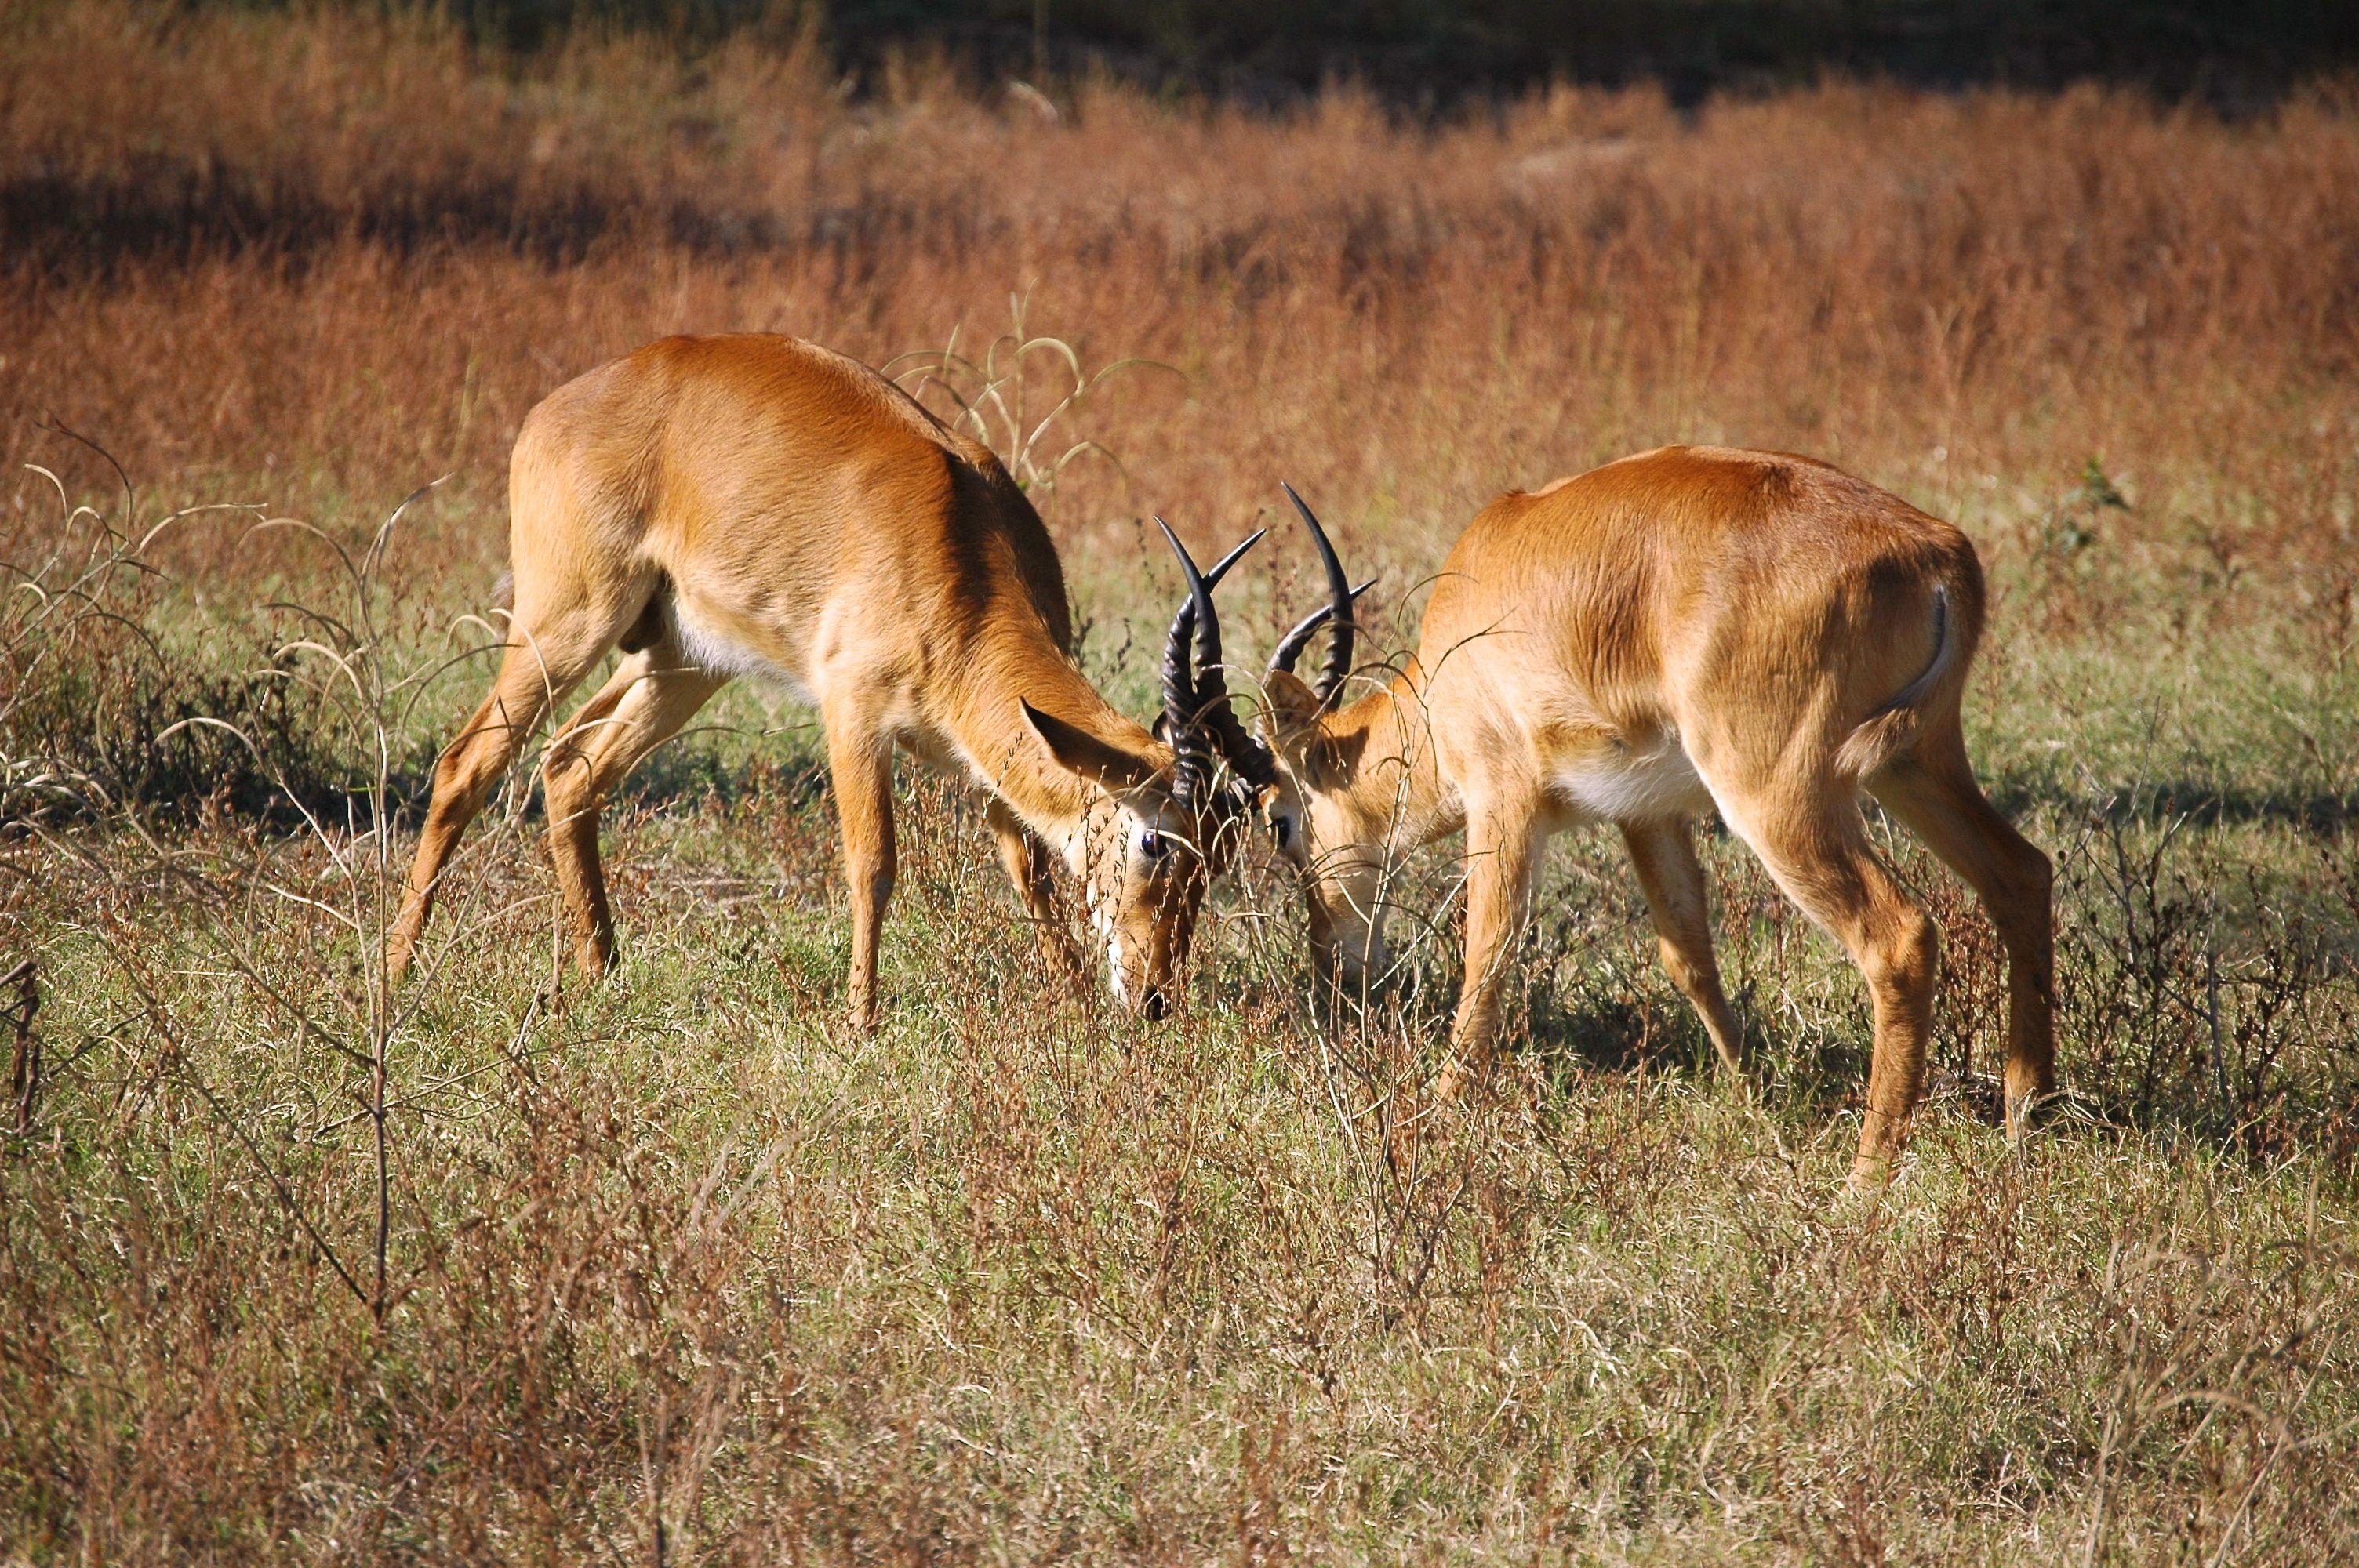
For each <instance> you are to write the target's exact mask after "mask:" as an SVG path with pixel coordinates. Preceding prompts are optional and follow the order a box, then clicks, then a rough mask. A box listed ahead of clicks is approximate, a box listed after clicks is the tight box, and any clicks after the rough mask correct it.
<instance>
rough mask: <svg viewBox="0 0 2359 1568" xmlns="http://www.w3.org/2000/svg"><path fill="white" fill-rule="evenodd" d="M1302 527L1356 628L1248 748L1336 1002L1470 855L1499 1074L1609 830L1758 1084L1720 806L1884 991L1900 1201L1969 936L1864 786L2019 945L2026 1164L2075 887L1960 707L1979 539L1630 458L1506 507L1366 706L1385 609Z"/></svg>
mask: <svg viewBox="0 0 2359 1568" xmlns="http://www.w3.org/2000/svg"><path fill="white" fill-rule="evenodd" d="M1288 494H1289V495H1291V494H1292V492H1290V491H1289V492H1288ZM1295 504H1296V506H1297V507H1298V508H1299V510H1300V513H1301V516H1302V520H1303V522H1304V524H1306V525H1307V526H1308V528H1309V529H1310V535H1311V538H1312V540H1313V541H1314V543H1315V544H1316V545H1317V547H1318V550H1319V554H1320V557H1321V561H1322V562H1323V564H1324V566H1325V568H1326V573H1327V579H1328V586H1329V602H1328V603H1327V604H1326V605H1324V606H1322V607H1321V609H1320V610H1319V611H1316V612H1315V613H1314V614H1312V615H1311V616H1310V618H1309V619H1307V620H1306V621H1305V622H1303V623H1302V624H1301V625H1300V626H1298V627H1296V628H1295V629H1294V631H1293V632H1292V633H1289V634H1288V636H1287V638H1286V639H1285V640H1284V641H1283V642H1282V643H1280V645H1279V649H1278V653H1277V657H1276V658H1275V659H1274V660H1273V661H1272V667H1271V670H1270V672H1269V676H1268V682H1267V699H1268V705H1267V710H1266V714H1265V716H1264V720H1263V730H1262V734H1263V738H1264V740H1265V741H1266V742H1267V746H1266V748H1265V747H1262V746H1258V745H1249V746H1245V747H1240V746H1237V745H1236V744H1235V743H1234V741H1226V742H1225V743H1224V745H1223V750H1224V751H1227V752H1229V755H1230V758H1231V761H1232V763H1233V764H1234V765H1235V766H1236V767H1237V769H1238V771H1239V772H1240V773H1244V774H1245V775H1246V777H1248V778H1249V779H1252V780H1254V781H1255V782H1256V783H1259V784H1262V785H1264V786H1265V789H1266V800H1267V806H1268V812H1269V819H1270V825H1271V829H1272V831H1273V833H1274V834H1275V835H1276V837H1277V842H1278V845H1279V847H1280V848H1281V849H1283V850H1284V851H1285V852H1286V854H1287V855H1288V857H1290V858H1291V859H1292V860H1294V861H1295V862H1296V863H1297V864H1298V865H1299V867H1300V868H1301V869H1302V872H1303V881H1304V886H1305V892H1306V895H1307V902H1308V903H1309V913H1310V932H1311V938H1312V946H1313V949H1314V952H1315V954H1316V956H1317V957H1318V958H1319V961H1320V965H1321V969H1322V970H1323V971H1325V972H1326V973H1327V974H1329V975H1330V977H1331V978H1332V979H1335V980H1337V981H1339V982H1340V983H1342V984H1343V985H1346V986H1353V987H1356V986H1358V985H1360V984H1361V983H1363V981H1364V977H1365V976H1366V975H1367V974H1369V973H1370V972H1372V971H1378V970H1381V969H1382V968H1383V966H1384V964H1385V962H1386V959H1385V948H1384V935H1383V918H1384V914H1385V908H1386V871H1387V868H1388V866H1390V865H1391V864H1392V863H1393V861H1394V860H1396V858H1397V856H1398V854H1399V853H1400V852H1401V851H1402V850H1404V849H1407V848H1408V847H1410V846H1413V845H1416V844H1419V843H1421V842H1425V841H1427V840H1430V839H1432V838H1438V837H1440V836H1441V835H1443V834H1445V833H1449V832H1451V831H1454V830H1456V829H1458V828H1460V827H1463V828H1464V829H1465V833H1466V890H1467V892H1466V898H1467V906H1466V965H1465V968H1466V982H1465V990H1464V993H1463V994H1462V997H1461V999H1460V1002H1459V1007H1458V1012H1457V1016H1456V1019H1455V1021H1454V1022H1453V1024H1452V1028H1451V1044H1452V1050H1453V1057H1454V1062H1453V1072H1455V1071H1456V1070H1459V1069H1460V1068H1461V1067H1462V1070H1464V1071H1467V1072H1473V1073H1479V1072H1480V1071H1481V1069H1482V1066H1483V1065H1484V1060H1485V1057H1486V1053H1487V1051H1488V1049H1489V1046H1490V1044H1491V1043H1492V1040H1493V1037H1494V1035H1495V1033H1496V1031H1497V1029H1498V1025H1499V1016H1498V1015H1499V995H1500V989H1501V984H1500V982H1501V980H1502V978H1503V973H1504V970H1505V968H1506V965H1507V963H1508V962H1509V961H1510V958H1511V955H1512V952H1513V948H1514V946H1515V938H1516V936H1517V933H1518V931H1519V929H1520V928H1521V926H1522V925H1523V924H1524V922H1525V921H1526V919H1527V913H1528V908H1529V903H1530V895H1531V886H1532V879H1533V874H1534V871H1535V869H1536V867H1537V866H1538V861H1539V859H1540V854H1541V851H1542V849H1543V847H1544V845H1545V843H1546V841H1547V839H1548V838H1549V835H1551V834H1553V833H1555V832H1557V831H1559V830H1560V829H1562V828H1565V827H1571V826H1573V825H1575V824H1579V823H1584V822H1592V821H1599V820H1603V821H1609V822H1612V823H1614V824H1615V825H1616V826H1618V827H1620V828H1621V830H1622V835H1623V838H1624V839H1625V842H1626V843H1627V844H1628V846H1629V849H1630V855H1631V858H1632V859H1633V860H1635V861H1636V865H1637V871H1638V881H1639V885H1640V886H1641V887H1642V888H1643V889H1644V890H1645V892H1646V896H1647V904H1648V906H1649V908H1650V910H1651V911H1652V914H1653V920H1654V925H1655V930H1656V933H1657V935H1658V938H1659V947H1660V952H1661V955H1662V959H1663V964H1664V967H1665V968H1667V969H1669V972H1670V977H1671V979H1672V981H1673V983H1675V984H1676V985H1677V986H1678V987H1679V989H1680V990H1681V991H1682V992H1683V993H1685V995H1686V996H1687V998H1688V1000H1690V1002H1691V1003H1692V1004H1693V1005H1694V1007H1695V1010H1696V1011H1697V1012H1698V1013H1699V1014H1701V1017H1702V1020H1703V1024H1704V1028H1705V1030H1706V1031H1707V1032H1708V1033H1710V1035H1711V1037H1712V1044H1713V1046H1714V1048H1715V1049H1716V1051H1717V1052H1718V1054H1719V1056H1720V1058H1721V1060H1722V1061H1723V1063H1724V1064H1725V1065H1726V1067H1727V1068H1728V1069H1729V1070H1730V1071H1732V1072H1735V1071H1737V1070H1739V1060H1738V1044H1739V1039H1740V1035H1739V1033H1738V1028H1737V1022H1736V1019H1735V1017H1734V1014H1733V1013H1732V1012H1731V1011H1730V1009H1729V1005H1728V1000H1727V998H1726V997H1725V995H1723V991H1722V988H1721V981H1720V974H1719V969H1718V967H1717V965H1716V964H1715V963H1714V961H1713V957H1712V936H1711V931H1710V928H1709V926H1708V925H1707V923H1706V908H1705V896H1704V879H1703V874H1702V870H1701V867H1700V866H1699V865H1698V863H1697V860H1696V856H1695V850H1694V848H1693V846H1692V845H1691V843H1690V838H1689V826H1688V824H1689V819H1690V817H1691V816H1694V815H1695V814H1697V813H1698V812H1701V811H1702V810H1704V809H1706V808H1708V807H1711V806H1718V807H1719V809H1720V812H1721V815H1722V816H1723V818H1724V819H1725V820H1726V821H1727V823H1728V825H1729V827H1730V828H1731V829H1733V830H1734V832H1735V833H1736V835H1737V836H1738V837H1739V838H1743V839H1744V840H1745V843H1747V844H1748V845H1750V846H1752V848H1753V849H1754V851H1755V852H1756V854H1758V855H1759V856H1760V857H1761V859H1762V860H1763V862H1764V863H1765V864H1766V865H1767V867H1768V869H1769V872H1770V874H1771V875H1772V876H1773V877H1774V878H1776V879H1777V884H1778V885H1779V886H1780V887H1781V888H1783V889H1784V890H1785V892H1787V894H1788V896H1790V897H1791V898H1792V899H1793V900H1794V902H1795V903H1798V904H1799V905H1800V906H1801V908H1802V909H1803V910H1804V911H1805V912H1806V913H1807V914H1810V917H1811V918H1812V919H1813V920H1815V921H1816V922H1817V923H1818V924H1819V925H1821V926H1823V927H1825V928H1826V929H1827V930H1828V931H1829V932H1831V933H1832V935H1834V936H1835V937H1836V939H1837V940H1839V941H1840V942H1841V943H1842V944H1843V947H1844V949H1845V950H1846V951H1847V952H1848V953H1849V954H1850V956H1851V957H1852V959H1853V961H1854V963H1855V964H1856V965H1857V966H1858V967H1859V968H1860V970H1861V972H1862V973H1863V974H1864V976H1865V978H1866V980H1867V986H1868V991H1869V994H1870V996H1871V998H1872V999H1873V1001H1874V1007H1875V1054H1874V1058H1873V1065H1872V1066H1871V1069H1870V1073H1869V1078H1868V1088H1867V1108H1866V1117H1865V1125H1864V1130H1862V1132H1861V1136H1860V1143H1859V1152H1858V1157H1857V1161H1856V1162H1855V1163H1854V1167H1853V1179H1854V1182H1855V1183H1859V1184H1869V1183H1873V1182H1875V1181H1877V1180H1879V1179H1881V1177H1882V1176H1883V1175H1884V1174H1885V1173H1886V1172H1887V1171H1888V1168H1889V1162H1890V1160H1891V1158H1892V1156H1893V1155H1894V1154H1895V1153H1896V1152H1897V1150H1898V1149H1899V1147H1900V1145H1901V1143H1902V1142H1903V1141H1904V1140H1905V1139H1906V1137H1907V1134H1908V1121H1909V1117H1910V1113H1911V1112H1912V1110H1913V1109H1914V1108H1915V1106H1916V1104H1917V1099H1918V1097H1919V1093H1920V1092H1921V1089H1922V1087H1923V1082H1924V1068H1925V1050H1926V1039H1927V1033H1928V1030H1929V1027H1930V1018H1931V1011H1932V1000H1933V983H1934V972H1935V965H1936V944H1937V940H1938V935H1937V932H1936V929H1935V927H1934V925H1933V922H1932V921H1931V920H1930V919H1929V918H1928V917H1927V916H1926V914H1924V912H1923V911H1922V910H1921V909H1920V908H1919V906H1918V904H1917V903H1915V902H1914V901H1913V900H1912V899H1911V898H1910V897H1909V896H1908V893H1907V892H1905V891H1904V890H1903V889H1902V888H1901V886H1900V884H1899V883H1898V882H1897V881H1896V880H1895V879H1894V877H1893V874H1892V872H1891V871H1890V870H1889V869H1888V868H1887V867H1886V865H1885V863H1884V861H1883V860H1881V859H1880V858H1879V857H1878V855H1877V854H1876V852H1875V848H1874V847H1873V845H1872V843H1871V841H1870V839H1869V837H1868V832H1867V828H1866V824H1865V823H1864V820H1863V819H1862V817H1861V814H1860V807H1859V792H1860V791H1861V790H1862V789H1863V788H1864V789H1865V790H1866V791H1868V792H1869V793H1870V794H1872V795H1875V797H1876V799H1878V800H1879V801H1881V802H1882V803H1883V804H1884V806H1885V807H1886V809H1887V810H1888V811H1890V812H1891V814H1892V815H1893V816H1896V817H1897V818H1898V819H1899V820H1900V821H1901V822H1903V823H1905V824H1907V825H1908V827H1909V828H1911V829H1912V830H1913V831H1914V832H1916V833H1917V835H1918V836H1919V838H1922V839H1924V841H1925V842H1926V844H1927V845H1928V846H1929V847H1930V849H1932V850H1933V852H1934V853H1935V854H1936V855H1938V856H1939V857H1940V859H1941V860H1944V861H1945V862H1947V863H1948V864H1949V865H1950V866H1951V868H1952V869H1953V870H1954V871H1956V872H1957V873H1958V874H1959V875H1960V876H1962V878H1964V879H1965V881H1967V882H1968V883H1970V884H1971V885H1972V886H1973V889H1974V891H1975V892H1976V893H1977V894H1978V895H1979V896H1980V897H1981V899H1982V901H1983V903H1984V907H1985V908H1986V909H1987V910H1988V911H1989V912H1990V915H1991V919H1992V922H1993V924H1994V925H1995V926H1996V927H1997V930H1998V935H1999V938H2000V940H2001V942H2002V943H2003V944H2004V946H2005V947H2006V955H2007V967H2008V1019H2007V1054H2006V1120H2007V1127H2008V1130H2009V1132H2010V1135H2016V1136H2019V1134H2020V1132H2021V1129H2022V1126H2023V1119H2024V1116H2025V1114H2026V1111H2027V1108H2028V1107H2029V1105H2030V1104H2031V1102H2032V1101H2033V1100H2034V1099H2035V1098H2037V1097H2038V1096H2040V1095H2043V1094H2045V1093H2047V1092H2049V1089H2050V1088H2051V1087H2052V1085H2053V1079H2054V1033H2053V1022H2052V1016H2051V1013H2052V1003H2051V990H2052V983H2053V982H2052V972H2053V960H2052V928H2051V916H2050V906H2049V860H2048V857H2047V856H2046V855H2044V854H2042V853H2041V852H2040V851H2039V850H2038V849H2035V848H2034V847H2033V846H2032V845H2030V844H2029V843H2027V842H2026V841H2025V840H2024V838H2022V836H2021V835H2019V834H2018V833H2017V832H2016V830H2015V829H2014V828H2013V827H2011V826H2009V825H2008V823H2007V822H2006V819H2005V818H2004V817H2002V816H1999V814H1998V813H1997V812H1996V811H1995V810H1994V809H1993V808H1992V806H1990V803H1989V802H1988V801H1987V800H1985V799H1984V796H1983V793H1982V790H1981V789H1980V788H1979V787H1978V786H1977V784H1975V782H1974V776H1973V769H1972V767H1971V766H1970V765H1969V763H1968V762H1967V758H1966V748H1965V741H1964V737H1963V733H1962V730H1961V728H1960V721H1959V702H1960V696H1961V693H1962V691H1963V689H1964V685H1965V677H1966V667H1967V664H1968V662H1969V661H1970V660H1971V659H1972V657H1973V651H1974V645H1975V643H1976V642H1977V641H1978V640H1979V639H1980V637H1981V635H1982V628H1983V577H1982V570H1981V567H1980V565H1979V563H1978V562H1977V561H1976V559H1975V557H1974V551H1973V546H1972V545H1971V544H1969V543H1968V542H1967V540H1966V537H1965V535H1963V534H1962V533H1960V532H1959V531H1958V530H1957V529H1956V528H1954V527H1952V526H1951V524H1947V523H1943V522H1940V521H1939V520H1938V519H1935V518H1932V517H1930V516H1927V515H1926V514H1924V513H1921V512H1919V511H1918V510H1917V509H1916V508H1915V507H1913V506H1910V505H1909V504H1908V503H1906V502H1904V501H1902V500H1900V499H1899V498H1897V496H1893V495H1890V494H1887V493H1886V492H1884V491H1881V490H1878V489H1876V488H1875V486H1873V485H1870V484H1867V483H1865V482H1864V481H1860V480H1857V479H1854V478H1853V477H1852V476H1850V475H1848V474H1845V473H1843V472H1841V471H1840V470H1836V469H1833V468H1831V467H1829V466H1827V465H1826V464H1824V463H1821V462H1814V461H1811V460H1808V459H1804V458H1797V457H1789V456H1785V455H1781V454H1776V453H1768V452H1750V451H1732V450H1722V449H1709V448H1682V447H1672V448H1666V449H1662V450H1659V451H1654V452H1647V453H1644V454H1641V455H1639V456H1636V457H1632V458H1625V459H1624V460H1622V461H1620V462H1616V463H1612V464H1609V465H1607V466H1606V467H1604V468H1602V469H1598V470H1594V471H1593V472H1590V473H1586V474H1583V475H1581V476H1580V477H1579V478H1576V479H1569V480H1560V481H1557V482H1556V483H1554V484H1551V485H1549V486H1548V487H1546V488H1545V489H1543V490H1540V491H1538V492H1533V493H1530V494H1526V493H1523V492H1511V493H1509V494H1507V495H1506V496H1504V497H1502V498H1501V499H1500V500H1498V501H1496V502H1495V503H1492V504H1491V506H1489V507H1488V508H1487V509H1485V510H1484V512H1483V514H1481V515H1480V516H1478V517H1477V518H1475V520H1474V522H1473V524H1472V525H1470V526H1469V527H1468V529H1467V530H1466V532H1465V534H1464V535H1462V537H1461V538H1460V539H1459V541H1458V543H1457V546H1455V547H1454V548H1453V549H1452V550H1451V553H1450V556H1449V558H1448V559H1447V561H1445V562H1444V564H1443V566H1442V568H1441V572H1440V578H1439V579H1438V581H1437V584H1436V586H1435V588H1434V590H1433V596H1432V599H1431V600H1430V602H1429V603H1428V605H1427V607H1426V611H1425V618H1424V624H1423V627H1422V630H1421V633H1420V635H1419V646H1418V649H1417V652H1416V654H1415V655H1414V656H1413V657H1411V658H1409V659H1408V661H1407V662H1406V663H1405V664H1404V665H1402V666H1401V667H1400V668H1399V669H1398V670H1397V672H1395V673H1393V674H1392V675H1391V676H1390V677H1389V678H1388V679H1387V680H1386V681H1385V682H1384V683H1383V684H1382V685H1381V686H1380V687H1376V688H1375V689H1374V690H1371V691H1369V692H1368V693H1366V694H1365V695H1364V696H1362V697H1359V699H1358V700H1356V701H1353V702H1352V703H1350V704H1349V705H1348V706H1339V703H1340V701H1341V699H1342V698H1343V697H1344V695H1345V693H1344V684H1345V678H1346V676H1347V675H1348V674H1349V672H1350V670H1351V668H1352V649H1353V623H1352V601H1353V591H1352V589H1350V588H1349V585H1348V582H1347V579H1345V577H1344V574H1343V567H1342V566H1341V564H1340V563H1339V562H1338V561H1337V559H1336V557H1335V552H1334V549H1333V547H1332V546H1331V545H1330V544H1329V542H1328V540H1327V537H1326V535H1325V534H1324V532H1323V531H1321V529H1320V527H1319V524H1318V520H1317V519H1316V518H1315V517H1314V516H1312V515H1311V514H1310V509H1309V508H1308V507H1304V506H1303V505H1302V503H1301V502H1300V499H1299V497H1298V498H1295ZM1321 622H1332V628H1333V631H1332V637H1333V641H1332V646H1331V650H1330V656H1329V660H1328V664H1327V666H1326V671H1325V674H1324V675H1323V676H1322V677H1321V680H1320V681H1319V683H1318V685H1317V686H1316V687H1311V686H1309V685H1306V684H1305V683H1304V682H1303V681H1301V680H1300V679H1299V678H1298V677H1297V676H1295V675H1294V674H1293V673H1292V666H1293V664H1294V661H1295V659H1296V657H1297V656H1298V655H1299V654H1300V652H1301V650H1302V648H1303V646H1304V644H1305V643H1307V642H1308V641H1309V639H1310V636H1311V635H1312V634H1313V633H1315V632H1316V631H1317V630H1318V628H1319V626H1320V624H1321ZM1273 753H1274V754H1273Z"/></svg>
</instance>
